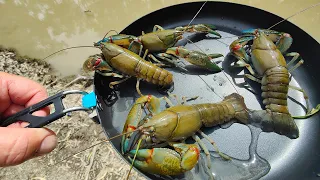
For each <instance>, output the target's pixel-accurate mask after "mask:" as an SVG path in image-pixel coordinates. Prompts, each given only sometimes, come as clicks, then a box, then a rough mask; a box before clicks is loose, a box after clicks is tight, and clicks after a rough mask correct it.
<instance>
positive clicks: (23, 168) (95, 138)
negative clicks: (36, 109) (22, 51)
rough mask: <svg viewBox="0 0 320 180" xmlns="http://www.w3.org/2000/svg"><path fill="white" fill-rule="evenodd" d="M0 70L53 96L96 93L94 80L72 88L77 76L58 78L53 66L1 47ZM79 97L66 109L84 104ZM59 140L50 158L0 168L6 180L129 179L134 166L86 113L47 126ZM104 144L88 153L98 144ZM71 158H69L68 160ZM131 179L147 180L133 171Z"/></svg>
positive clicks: (67, 103) (71, 99)
mask: <svg viewBox="0 0 320 180" xmlns="http://www.w3.org/2000/svg"><path fill="white" fill-rule="evenodd" d="M0 71H4V72H8V73H11V74H16V75H20V76H24V77H27V78H29V79H32V80H34V81H37V82H39V83H41V84H42V85H43V86H45V87H46V88H47V91H48V93H49V95H53V94H55V93H56V92H58V91H60V90H62V89H63V90H68V89H70V90H71V89H73V90H85V91H87V92H90V91H92V80H80V81H78V82H77V83H74V84H72V85H70V86H68V87H65V86H66V85H68V84H69V83H70V82H71V81H72V80H73V79H75V78H76V76H69V77H63V78H61V77H57V76H56V75H54V73H53V72H54V71H53V69H52V68H51V66H50V65H49V64H47V63H46V62H42V61H39V60H35V59H32V58H28V57H21V56H19V55H18V54H17V53H16V52H15V51H14V50H4V49H2V48H0ZM80 98H81V97H80V96H79V95H71V96H67V97H66V98H65V100H64V104H65V106H66V107H73V106H77V105H81V104H80V103H81V101H80ZM47 127H48V128H50V129H51V130H53V131H54V132H55V133H56V134H57V137H58V145H57V147H56V149H55V150H54V151H53V152H51V153H49V154H48V155H45V156H42V157H38V158H35V159H31V160H28V161H26V162H25V163H22V164H20V165H17V166H13V167H7V168H0V179H2V180H12V179H16V180H20V179H32V180H47V179H48V180H54V179H59V180H64V179H66V180H67V179H68V180H70V179H97V180H102V179H125V178H126V176H127V173H128V171H129V168H130V165H129V164H128V163H126V162H125V161H124V160H122V159H121V157H120V155H119V154H118V153H117V152H116V151H115V150H114V149H113V147H112V146H111V144H109V143H107V142H103V140H105V139H106V136H105V135H104V133H103V129H102V127H101V126H100V125H98V124H96V123H95V122H93V121H92V120H91V119H90V118H89V117H88V114H87V113H85V112H74V113H72V114H71V116H65V117H63V118H61V119H60V120H58V121H55V122H54V123H51V124H50V125H48V126H47ZM99 142H102V143H101V144H99V145H97V146H95V147H93V148H89V149H87V150H86V151H83V152H81V153H79V154H76V155H74V154H75V153H77V152H79V151H81V150H84V149H86V148H88V147H90V146H92V145H94V144H97V143H99ZM66 158H67V159H66ZM130 179H144V178H143V177H142V176H140V175H139V174H138V173H137V172H136V171H134V170H132V172H131V174H130Z"/></svg>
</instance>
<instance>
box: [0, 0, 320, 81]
mask: <svg viewBox="0 0 320 180" xmlns="http://www.w3.org/2000/svg"><path fill="white" fill-rule="evenodd" d="M189 1H191V0H172V1H165V0H153V1H151V0H122V1H120V0H108V1H104V0H73V1H70V0H68V1H66V0H44V1H41V2H39V1H31V0H0V19H1V24H0V45H3V46H5V47H12V48H15V49H17V50H18V52H19V53H20V54H21V55H28V56H30V57H34V58H40V59H42V58H44V57H46V56H47V55H49V54H51V53H53V52H55V51H57V50H60V49H62V48H66V47H70V46H79V45H92V44H93V42H95V41H98V40H99V39H101V38H102V37H103V36H104V34H105V33H106V32H107V31H109V30H111V29H115V30H117V31H121V30H122V29H124V28H125V27H126V26H127V25H129V24H130V23H131V22H133V21H134V20H136V19H138V18H140V17H141V16H144V15H146V14H147V13H150V12H152V11H155V10H157V9H160V8H163V7H166V6H170V5H173V4H179V3H183V2H189ZM197 1H198V0H197ZM233 2H236V3H241V4H247V5H250V6H254V7H258V8H261V9H265V10H267V11H270V12H272V13H275V14H278V15H280V16H282V17H288V16H289V15H291V14H293V12H296V11H299V10H301V9H302V8H304V7H307V6H310V5H311V4H315V3H316V2H318V0H306V1H298V0H297V1H288V0H271V1H260V0H256V1H253V0H236V1H233ZM291 21H292V22H294V23H295V24H297V25H298V26H299V27H301V28H302V29H304V30H306V31H307V32H308V33H310V34H311V35H312V36H314V37H315V38H316V39H317V40H318V41H320V32H319V31H318V27H316V26H313V25H314V24H320V15H319V7H317V8H314V9H311V10H309V11H307V12H304V13H302V14H300V15H298V16H296V17H294V18H292V19H291ZM156 23H157V22H155V24H156ZM141 30H143V27H141ZM98 52H99V50H97V49H93V48H83V49H73V50H68V51H65V52H63V53H59V54H57V55H55V56H53V57H50V58H48V61H49V62H50V63H51V64H52V65H53V66H54V67H55V69H56V70H58V73H61V74H62V75H70V74H74V73H77V72H78V71H79V69H80V68H81V65H82V63H83V61H84V60H85V59H86V58H87V57H88V56H89V55H92V54H94V53H98Z"/></svg>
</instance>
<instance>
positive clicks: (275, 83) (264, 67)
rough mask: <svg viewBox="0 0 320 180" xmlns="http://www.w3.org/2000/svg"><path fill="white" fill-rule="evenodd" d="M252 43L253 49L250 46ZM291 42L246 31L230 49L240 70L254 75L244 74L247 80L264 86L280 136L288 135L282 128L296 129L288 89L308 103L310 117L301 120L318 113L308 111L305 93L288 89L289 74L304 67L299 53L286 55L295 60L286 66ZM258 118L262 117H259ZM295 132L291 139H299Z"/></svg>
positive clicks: (283, 35) (271, 33) (268, 109)
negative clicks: (289, 67) (277, 123)
mask: <svg viewBox="0 0 320 180" xmlns="http://www.w3.org/2000/svg"><path fill="white" fill-rule="evenodd" d="M251 41H252V45H249V42H251ZM292 41H293V39H292V37H291V36H290V34H288V33H283V32H277V31H274V30H265V29H250V30H246V31H243V35H242V36H240V37H239V38H238V39H237V40H235V41H234V42H232V44H231V45H230V46H229V48H230V51H231V52H232V54H233V55H234V56H235V57H236V58H237V59H238V64H237V66H240V67H246V68H247V69H248V70H249V72H250V73H251V75H250V74H245V77H247V78H249V79H251V80H253V81H256V82H258V83H260V84H261V90H262V94H261V95H262V98H263V104H264V105H265V108H266V114H267V116H268V120H269V121H274V122H276V121H277V122H281V123H280V124H282V125H281V126H280V127H278V128H277V133H279V134H286V133H287V130H286V129H285V128H283V127H289V126H288V125H290V124H291V125H292V127H293V126H294V127H296V125H295V122H294V120H293V117H292V116H291V114H290V113H289V110H288V107H287V97H288V88H292V89H295V90H298V91H301V92H302V93H303V94H304V97H305V99H306V102H307V103H306V104H307V114H306V115H305V116H300V117H299V118H306V117H309V116H312V115H313V114H315V113H316V112H318V111H319V108H317V109H312V110H311V111H310V110H309V101H308V96H307V95H306V93H305V92H304V90H303V89H300V88H299V87H294V86H291V85H289V82H290V81H289V73H290V72H292V71H293V70H295V69H296V68H297V67H298V66H300V65H301V64H303V60H302V59H301V58H300V55H299V53H296V52H291V53H287V54H286V56H293V58H292V60H291V61H290V62H289V63H288V64H287V63H286V60H285V58H284V56H283V54H284V53H285V52H286V51H287V50H288V49H289V48H290V46H291V44H292ZM248 52H249V53H248ZM299 59H300V61H299V62H298V63H297V64H296V65H295V66H293V68H291V69H289V70H288V66H290V65H291V64H292V63H294V62H295V61H297V60H299ZM318 107H319V106H318ZM265 117H266V116H264V117H263V118H265ZM257 118H262V117H258V116H257ZM296 132H297V133H296V134H293V135H294V136H291V137H290V138H298V137H299V130H298V128H297V127H296Z"/></svg>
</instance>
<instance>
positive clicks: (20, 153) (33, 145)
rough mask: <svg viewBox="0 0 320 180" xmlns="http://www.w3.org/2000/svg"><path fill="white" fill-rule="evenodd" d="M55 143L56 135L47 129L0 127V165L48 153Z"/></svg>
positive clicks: (8, 164)
mask: <svg viewBox="0 0 320 180" xmlns="http://www.w3.org/2000/svg"><path fill="white" fill-rule="evenodd" d="M56 145H57V138H56V135H55V133H54V132H53V131H51V130H49V129H45V128H8V127H0V167H4V166H11V165H17V164H20V163H22V162H24V161H26V160H28V159H31V158H33V157H36V156H39V155H43V154H46V153H49V152H51V151H52V150H53V149H54V148H55V147H56Z"/></svg>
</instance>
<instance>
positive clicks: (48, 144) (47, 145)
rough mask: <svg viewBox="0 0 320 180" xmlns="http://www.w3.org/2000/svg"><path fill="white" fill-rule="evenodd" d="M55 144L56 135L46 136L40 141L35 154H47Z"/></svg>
mask: <svg viewBox="0 0 320 180" xmlns="http://www.w3.org/2000/svg"><path fill="white" fill-rule="evenodd" d="M56 146H57V137H56V136H55V135H51V136H47V137H46V138H45V139H44V140H43V141H42V143H41V145H40V148H39V150H38V152H37V155H42V154H47V153H49V152H51V151H52V150H53V149H54V148H55V147H56Z"/></svg>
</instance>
